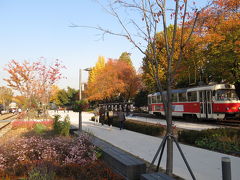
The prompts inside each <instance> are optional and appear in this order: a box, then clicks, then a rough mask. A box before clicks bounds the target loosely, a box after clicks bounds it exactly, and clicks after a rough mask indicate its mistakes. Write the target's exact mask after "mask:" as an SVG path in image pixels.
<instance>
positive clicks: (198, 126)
mask: <svg viewBox="0 0 240 180" xmlns="http://www.w3.org/2000/svg"><path fill="white" fill-rule="evenodd" d="M126 118H127V119H131V120H136V121H142V122H148V123H154V124H162V125H167V122H166V120H164V119H154V118H148V117H139V116H127V117H126ZM172 122H173V123H172V124H173V125H174V126H176V127H177V128H182V129H190V130H195V131H201V130H204V129H214V128H220V127H223V126H217V125H212V124H200V123H192V122H182V121H174V120H173V121H172Z"/></svg>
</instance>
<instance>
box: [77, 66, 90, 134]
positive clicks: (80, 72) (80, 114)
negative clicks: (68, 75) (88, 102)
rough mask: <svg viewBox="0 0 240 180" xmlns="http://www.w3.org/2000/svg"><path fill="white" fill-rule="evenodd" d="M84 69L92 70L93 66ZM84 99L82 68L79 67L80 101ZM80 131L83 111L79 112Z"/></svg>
mask: <svg viewBox="0 0 240 180" xmlns="http://www.w3.org/2000/svg"><path fill="white" fill-rule="evenodd" d="M83 70H84V71H91V68H85V69H83ZM81 100H82V69H79V101H81ZM78 123H79V124H78V131H79V132H81V131H82V112H79V122H78Z"/></svg>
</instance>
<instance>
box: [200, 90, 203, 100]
mask: <svg viewBox="0 0 240 180" xmlns="http://www.w3.org/2000/svg"><path fill="white" fill-rule="evenodd" d="M199 101H200V102H203V91H199Z"/></svg>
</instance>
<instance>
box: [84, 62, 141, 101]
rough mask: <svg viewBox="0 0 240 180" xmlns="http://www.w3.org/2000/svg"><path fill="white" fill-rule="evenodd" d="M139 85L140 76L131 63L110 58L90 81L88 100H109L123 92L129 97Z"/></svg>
mask: <svg viewBox="0 0 240 180" xmlns="http://www.w3.org/2000/svg"><path fill="white" fill-rule="evenodd" d="M139 86H140V81H139V77H138V76H137V75H136V72H135V70H134V69H133V67H132V66H131V65H129V64H128V63H126V62H123V61H118V60H113V59H109V60H108V62H107V63H106V64H105V67H104V68H102V69H100V70H99V72H98V73H97V75H96V77H95V79H94V81H91V82H88V100H106V99H108V100H109V99H112V98H114V97H118V96H119V95H121V94H122V95H123V96H124V97H125V98H126V99H129V98H130V97H132V96H133V95H135V94H136V92H137V90H138V87H139Z"/></svg>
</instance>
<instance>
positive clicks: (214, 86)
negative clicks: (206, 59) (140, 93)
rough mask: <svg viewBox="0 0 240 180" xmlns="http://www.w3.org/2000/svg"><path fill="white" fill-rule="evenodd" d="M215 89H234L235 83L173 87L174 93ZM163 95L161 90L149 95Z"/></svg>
mask: <svg viewBox="0 0 240 180" xmlns="http://www.w3.org/2000/svg"><path fill="white" fill-rule="evenodd" d="M215 89H234V85H231V84H212V85H211V84H210V85H204V86H196V87H190V88H184V89H173V90H172V93H184V92H187V91H188V92H189V91H199V90H200V91H201V90H215ZM163 94H166V91H164V92H163ZM157 95H161V93H160V92H155V93H152V94H149V96H157Z"/></svg>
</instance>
